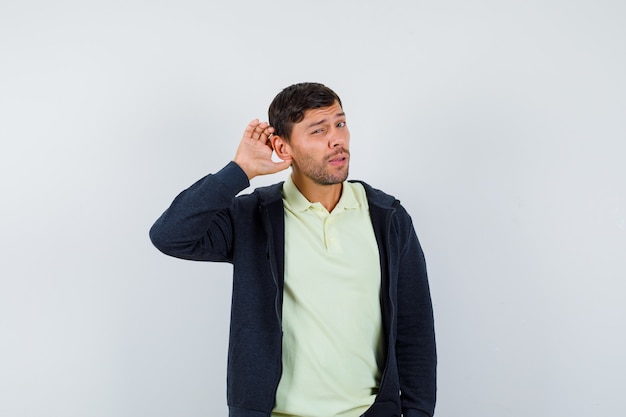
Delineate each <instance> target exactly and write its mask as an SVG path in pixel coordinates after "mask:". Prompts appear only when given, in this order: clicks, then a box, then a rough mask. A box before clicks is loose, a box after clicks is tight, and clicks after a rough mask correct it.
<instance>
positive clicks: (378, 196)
mask: <svg viewBox="0 0 626 417" xmlns="http://www.w3.org/2000/svg"><path fill="white" fill-rule="evenodd" d="M349 182H350V183H353V184H361V185H362V186H363V188H364V189H365V194H366V195H367V200H368V201H369V203H370V204H375V205H378V206H382V207H389V208H394V207H396V206H398V205H399V204H400V201H399V200H398V199H397V198H396V197H394V196H393V195H391V194H388V193H386V192H385V191H383V190H381V189H378V188H375V187H373V186H372V185H370V184H368V183H366V182H365V181H361V180H349Z"/></svg>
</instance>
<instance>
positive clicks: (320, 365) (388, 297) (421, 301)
mask: <svg viewBox="0 0 626 417" xmlns="http://www.w3.org/2000/svg"><path fill="white" fill-rule="evenodd" d="M349 145H350V133H349V131H348V127H347V125H346V115H345V113H344V111H343V108H342V104H341V100H340V99H339V97H338V96H337V95H336V94H335V93H334V92H333V91H332V90H330V89H329V88H328V87H326V86H324V85H321V84H317V83H302V84H296V85H292V86H290V87H287V88H286V89H284V90H283V91H282V92H280V93H279V94H278V95H277V96H276V98H275V99H274V101H273V102H272V104H271V105H270V108H269V124H268V123H265V122H259V121H258V120H253V121H252V122H250V123H249V124H248V126H247V128H246V129H245V132H244V135H243V138H242V139H241V142H240V144H239V147H238V149H237V152H236V154H235V158H234V160H233V161H232V162H230V163H228V164H227V165H226V166H225V167H224V168H222V169H221V170H220V171H218V172H217V173H215V174H210V175H207V176H206V177H204V178H202V179H200V180H199V181H198V182H196V183H195V184H193V185H192V186H191V187H190V188H188V189H187V190H185V191H183V192H182V193H180V194H179V195H178V197H176V199H175V200H174V202H173V203H172V204H171V206H170V207H169V208H168V209H167V210H166V211H165V212H164V213H163V215H161V217H160V218H159V219H158V220H157V221H156V223H155V224H154V226H152V229H151V230H150V237H151V239H152V242H153V243H154V245H155V246H156V247H157V248H159V250H161V251H162V252H164V253H166V254H168V255H171V256H176V257H179V258H183V259H192V260H202V261H217V262H230V263H232V264H233V265H234V272H233V295H232V312H231V326H230V327H231V328H230V343H229V355H228V405H229V415H230V416H231V417H269V416H272V417H287V416H289V417H291V416H294V417H295V416H297V417H305V416H306V417H332V416H342V417H344V416H345V417H358V416H366V417H392V416H400V415H401V414H402V415H403V416H404V417H416V416H432V415H433V413H434V407H435V394H436V381H435V379H436V352H435V335H434V326H433V316H432V305H431V300H430V293H429V288H428V280H427V277H426V267H425V262H424V256H423V253H422V250H421V248H420V244H419V242H418V240H417V237H416V234H415V231H414V229H413V225H412V222H411V218H410V217H409V215H408V214H407V212H406V211H405V209H404V208H403V207H402V206H401V205H400V203H399V201H398V200H396V199H395V198H393V197H391V196H389V195H387V194H385V193H383V192H381V191H379V190H376V189H374V188H372V187H370V186H369V185H367V184H366V183H363V182H353V181H346V179H347V177H348V166H349V162H350V150H349ZM273 152H275V153H276V155H277V156H278V157H279V158H280V159H281V161H278V162H277V161H275V160H273V159H272V153H273ZM289 166H291V167H292V172H291V176H289V177H288V178H287V179H286V181H285V182H284V183H278V184H275V185H273V186H269V187H262V188H258V189H256V190H254V191H253V192H252V193H251V194H248V195H241V196H237V194H238V193H239V192H240V191H242V190H244V189H245V188H247V187H248V186H249V185H250V182H249V181H250V180H251V179H252V178H254V177H256V176H258V175H264V174H271V173H275V172H279V171H281V170H285V169H287V168H288V167H289Z"/></svg>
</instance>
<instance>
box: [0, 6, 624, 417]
mask: <svg viewBox="0 0 626 417" xmlns="http://www.w3.org/2000/svg"><path fill="white" fill-rule="evenodd" d="M625 41H626V4H625V3H624V2H623V1H621V0H619V1H618V0H615V1H608V0H604V1H603V0H594V1H591V0H589V1H587V0H578V1H558V0H525V1H521V0H519V1H518V0H513V1H497V0H486V1H461V0H456V1H436V2H435V1H431V2H428V1H411V0H403V1H386V2H382V1H380V2H373V1H356V0H355V1H327V0H323V1H315V2H297V1H287V0H282V1H271V2H256V1H252V0H248V1H228V2H210V1H197V0H196V1H193V0H189V1H185V0H182V1H181V0H179V1H166V0H164V1H150V2H149V1H138V0H125V1H111V0H109V1H55V2H44V1H10V0H9V1H6V0H5V1H3V2H2V3H0V136H1V139H2V142H1V143H2V147H1V150H0V170H1V175H0V186H1V191H2V193H1V195H2V204H1V205H0V222H1V225H0V226H1V239H0V253H1V255H0V256H1V258H0V273H1V283H0V331H1V334H0V415H2V416H20V417H22V416H23V417H26V416H28V417H30V416H33V417H34V416H37V417H42V416H64V417H73V416H76V417H79V416H80V417H84V416H94V417H97V416H124V417H126V416H129V417H130V416H133V417H134V416H151V417H156V416H201V415H202V416H225V415H226V413H227V411H226V406H225V403H226V400H225V367H226V347H227V331H228V320H229V296H230V273H231V269H230V267H229V266H228V265H216V264H204V263H193V262H184V261H179V260H176V259H173V258H169V257H166V256H163V255H161V254H160V253H159V252H157V250H156V249H154V248H153V247H152V246H151V244H150V242H149V240H148V236H147V233H148V229H149V227H150V225H151V224H152V222H153V221H154V220H155V219H156V218H157V217H158V216H159V214H160V213H161V212H162V211H163V210H164V209H165V208H166V207H167V205H168V204H169V203H170V201H171V200H172V199H173V197H174V196H175V195H176V194H177V193H178V192H179V191H180V190H182V189H183V188H185V187H187V186H188V185H190V184H191V183H192V182H194V181H195V180H196V179H198V178H200V177H201V176H203V175H205V174H206V173H208V172H212V171H215V170H217V169H219V168H220V167H221V166H223V165H224V164H225V163H226V162H227V161H229V160H230V159H231V158H232V157H233V155H234V152H235V149H236V146H237V142H238V140H239V138H240V137H241V133H242V131H243V128H244V127H245V125H246V123H247V122H248V121H249V120H251V119H253V118H255V117H260V118H265V117H266V109H267V105H268V104H269V102H270V101H271V99H272V98H273V97H274V95H275V94H276V93H277V92H278V91H279V90H280V89H282V88H283V87H285V86H287V85H289V84H292V83H294V82H300V81H321V82H323V83H326V84H328V85H329V86H331V87H332V88H334V89H335V90H336V91H337V92H338V93H339V94H340V95H341V96H342V98H343V100H344V107H345V110H346V111H347V112H348V116H349V119H348V120H349V125H350V128H351V132H352V153H353V163H352V170H351V177H352V178H362V179H366V180H367V181H368V182H370V183H372V184H374V185H375V186H377V187H379V188H382V189H385V190H386V191H388V192H390V193H393V194H395V195H397V196H398V197H399V198H400V199H401V200H402V201H403V203H404V204H405V206H406V207H407V209H408V210H409V212H410V213H411V214H412V216H413V219H414V221H415V225H416V228H417V231H418V234H419V236H420V238H421V241H422V245H423V247H424V250H425V252H426V255H427V260H428V266H429V272H430V280H431V286H432V295H433V300H434V306H435V314H436V325H437V336H438V344H439V356H440V367H439V403H438V408H437V415H438V416H443V417H448V416H465V417H474V416H476V417H478V416H480V417H502V416H512V417H514V416H520V417H521V416H528V415H533V416H568V417H572V416H581V417H582V416H623V415H626V405H625V404H626V403H625V402H624V398H623V397H624V390H625V388H626V361H625V359H624V352H626V335H625V331H624V327H625V326H624V325H625V318H626V303H625V302H624V300H625V296H624V293H625V290H626V284H625V282H624V281H625V278H626V263H625V260H624V257H625V254H626V225H625V217H626V212H625V211H626V204H625V203H626V186H625V182H626V181H625V180H626V169H625V168H624V162H623V160H624V153H625V150H626V145H625V140H626V123H625V116H626V77H625V74H626V57H625V50H626V48H625V47H624V45H625ZM285 175H286V172H283V173H281V174H278V175H275V176H273V177H271V178H263V179H259V180H255V181H254V182H253V186H258V185H261V184H266V183H270V182H273V181H276V180H279V179H282V178H284V176H285Z"/></svg>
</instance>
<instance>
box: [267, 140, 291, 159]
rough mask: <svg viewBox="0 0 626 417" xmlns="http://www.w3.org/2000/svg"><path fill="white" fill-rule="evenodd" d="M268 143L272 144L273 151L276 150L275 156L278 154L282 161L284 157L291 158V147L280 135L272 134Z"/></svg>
mask: <svg viewBox="0 0 626 417" xmlns="http://www.w3.org/2000/svg"><path fill="white" fill-rule="evenodd" d="M270 143H271V144H272V148H273V149H274V152H276V156H278V157H279V158H280V159H282V160H283V161H284V160H286V159H291V147H290V146H289V142H287V141H286V140H285V139H283V138H282V137H281V136H276V135H272V137H271V138H270Z"/></svg>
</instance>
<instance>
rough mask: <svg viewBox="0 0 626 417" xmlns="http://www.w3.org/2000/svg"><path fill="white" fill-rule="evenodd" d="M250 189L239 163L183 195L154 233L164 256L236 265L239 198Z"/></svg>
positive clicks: (157, 222)
mask: <svg viewBox="0 0 626 417" xmlns="http://www.w3.org/2000/svg"><path fill="white" fill-rule="evenodd" d="M249 185H250V182H249V180H248V177H247V176H246V174H245V173H244V171H243V170H242V169H241V168H240V167H239V165H237V164H236V163H235V162H230V163H228V165H226V166H225V167H224V168H222V169H221V170H220V171H218V172H216V173H215V174H209V175H207V176H206V177H204V178H202V179H200V180H198V181H197V182H196V183H195V184H193V185H192V186H191V187H189V188H187V189H186V190H184V191H183V192H181V193H180V194H179V195H178V196H177V197H176V198H175V199H174V201H173V202H172V204H171V205H170V207H169V208H168V209H167V210H165V212H164V213H163V214H162V215H161V217H159V218H158V219H157V221H156V222H155V223H154V225H152V228H151V229H150V240H151V241H152V243H153V244H154V246H156V247H157V249H159V250H160V251H161V252H163V253H165V254H166V255H170V256H174V257H177V258H181V259H189V260H196V261H219V262H232V241H233V224H232V210H233V206H234V203H235V196H236V195H237V194H238V193H239V192H240V191H242V190H244V189H245V188H247V187H248V186H249Z"/></svg>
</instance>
